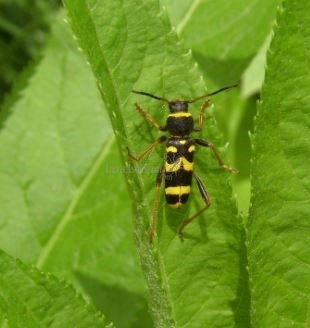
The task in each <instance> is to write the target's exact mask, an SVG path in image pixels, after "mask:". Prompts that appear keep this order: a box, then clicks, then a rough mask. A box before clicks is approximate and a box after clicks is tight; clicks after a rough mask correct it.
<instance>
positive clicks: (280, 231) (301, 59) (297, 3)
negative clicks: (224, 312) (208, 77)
mask: <svg viewBox="0 0 310 328" xmlns="http://www.w3.org/2000/svg"><path fill="white" fill-rule="evenodd" d="M309 12H310V2H309V1H307V0H302V1H301V0H292V1H285V2H284V4H283V7H282V8H281V9H280V10H279V13H278V19H277V26H276V28H275V36H274V39H273V41H272V44H271V48H270V51H269V53H268V56H267V71H266V82H265V84H264V87H263V92H262V102H261V104H260V106H259V115H258V117H257V121H256V133H255V138H254V150H253V152H254V154H253V171H252V194H253V195H252V208H251V212H250V225H249V240H248V249H249V265H250V277H251V280H250V281H251V299H252V322H253V327H254V328H257V327H259V328H265V327H266V328H269V327H281V328H284V327H309V325H310V319H309V318H310V315H309V312H310V307H309V304H310V269H309V268H310V262H309V259H310V246H309V245H310V244H309V228H310V226H309V216H310V204H309V199H310V198H309V192H310V178H309V164H308V161H309V156H310V147H309V145H310V135H309V127H310V121H309V108H310V98H309V87H310V76H309V71H310V62H309V54H310V16H309Z"/></svg>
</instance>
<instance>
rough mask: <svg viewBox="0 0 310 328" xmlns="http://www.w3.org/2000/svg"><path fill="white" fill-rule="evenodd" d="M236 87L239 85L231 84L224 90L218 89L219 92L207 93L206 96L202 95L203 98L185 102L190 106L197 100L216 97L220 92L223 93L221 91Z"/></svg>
mask: <svg viewBox="0 0 310 328" xmlns="http://www.w3.org/2000/svg"><path fill="white" fill-rule="evenodd" d="M238 86H239V83H236V84H232V85H228V86H226V87H224V88H221V89H219V90H216V91H213V92H210V93H207V94H206V95H203V96H200V97H197V98H194V99H192V100H187V101H186V102H187V103H189V104H191V103H193V102H195V101H197V100H200V99H202V98H206V97H211V96H214V95H217V94H218V93H220V92H223V91H225V90H228V89H232V88H236V87H238Z"/></svg>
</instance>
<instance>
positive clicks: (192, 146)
mask: <svg viewBox="0 0 310 328" xmlns="http://www.w3.org/2000/svg"><path fill="white" fill-rule="evenodd" d="M195 149H196V147H195V145H191V146H190V147H189V148H188V151H189V152H190V153H191V152H193V151H195Z"/></svg>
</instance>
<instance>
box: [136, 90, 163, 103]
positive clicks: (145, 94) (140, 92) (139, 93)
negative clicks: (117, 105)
mask: <svg viewBox="0 0 310 328" xmlns="http://www.w3.org/2000/svg"><path fill="white" fill-rule="evenodd" d="M132 92H133V93H136V94H138V95H142V96H147V97H151V98H154V99H157V100H161V101H164V102H166V103H169V100H167V99H165V98H162V97H157V96H154V95H152V94H151V93H148V92H144V91H136V90H132Z"/></svg>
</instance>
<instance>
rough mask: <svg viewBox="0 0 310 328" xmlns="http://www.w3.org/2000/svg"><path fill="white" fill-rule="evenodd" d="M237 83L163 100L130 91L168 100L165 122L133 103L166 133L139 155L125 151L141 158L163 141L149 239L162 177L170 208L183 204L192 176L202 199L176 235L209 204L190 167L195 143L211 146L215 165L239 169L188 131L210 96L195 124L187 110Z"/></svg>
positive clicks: (209, 144)
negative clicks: (179, 97) (164, 152)
mask: <svg viewBox="0 0 310 328" xmlns="http://www.w3.org/2000/svg"><path fill="white" fill-rule="evenodd" d="M236 86H237V84H234V85H230V86H227V87H224V88H222V89H219V90H217V91H214V92H211V93H208V94H206V95H203V96H200V97H197V98H194V99H192V100H167V99H165V98H162V97H157V96H154V95H152V94H150V93H147V92H143V91H133V92H134V93H136V94H139V95H144V96H148V97H151V98H154V99H157V100H160V101H163V102H165V103H167V104H168V107H169V110H170V114H169V115H168V117H167V121H166V125H164V126H161V125H159V124H158V123H157V122H156V121H155V120H154V118H153V117H152V116H151V115H150V114H148V113H147V112H146V111H145V110H144V109H143V108H142V107H140V106H139V105H138V104H137V103H135V106H136V109H137V111H138V112H139V113H140V114H141V115H142V116H143V117H144V118H145V119H147V120H148V121H149V122H150V123H152V124H153V126H155V127H156V128H157V129H159V130H160V131H168V132H169V134H170V137H168V138H167V137H166V136H161V137H160V138H158V139H157V140H156V141H155V142H154V143H153V144H151V145H150V146H149V147H147V148H146V149H145V150H144V151H143V152H142V153H141V154H140V155H139V156H137V157H135V156H133V155H132V154H131V153H130V152H129V150H128V155H129V157H130V158H131V159H133V160H135V161H140V160H141V159H142V158H144V157H145V156H146V155H147V154H148V153H149V152H150V151H151V150H152V149H153V148H154V147H155V146H156V145H158V144H160V143H164V142H166V156H165V164H164V165H162V167H161V168H160V170H159V172H158V175H157V179H156V196H155V204H154V210H153V217H152V222H151V227H150V238H151V241H152V239H153V237H154V234H155V225H156V219H157V211H158V199H159V190H160V185H161V182H162V180H163V178H164V179H165V195H166V201H167V203H168V205H170V206H171V207H174V208H179V207H181V206H182V205H183V204H185V203H186V202H187V200H188V197H189V195H190V192H191V185H192V177H193V176H194V179H195V180H196V183H197V185H198V188H199V191H200V194H201V196H202V198H203V200H204V203H205V206H204V207H203V208H202V209H201V210H200V211H198V212H197V213H196V214H195V215H193V216H191V217H190V218H188V219H186V220H184V221H183V222H182V223H181V225H180V227H179V231H178V233H179V236H180V237H181V238H182V234H183V230H184V228H185V226H186V225H188V224H189V223H191V222H192V221H193V220H194V219H195V218H196V217H198V216H199V215H200V214H202V213H203V212H204V211H205V210H207V209H208V207H209V206H210V204H211V203H210V198H209V196H208V193H207V191H206V188H205V187H204V185H203V183H202V181H201V180H200V179H199V177H198V176H197V175H196V174H195V172H194V170H193V168H194V153H195V147H196V145H200V146H203V147H208V148H210V149H211V150H212V152H213V154H214V156H215V158H216V159H217V161H218V163H219V165H221V166H222V167H223V169H225V170H227V171H230V172H232V173H238V172H239V171H238V170H237V169H235V168H233V167H231V166H228V165H226V164H224V162H223V160H222V159H221V157H220V155H219V153H218V152H217V150H216V148H215V147H214V145H213V144H212V143H210V142H208V141H206V140H202V139H194V138H191V137H190V134H191V133H192V132H199V131H201V129H202V127H203V116H204V112H205V109H206V108H207V107H208V106H209V104H210V99H207V100H206V101H204V103H203V104H202V106H201V109H200V112H199V127H198V128H196V127H195V126H194V120H193V117H192V115H191V114H190V113H189V112H188V105H189V104H192V103H194V102H196V101H197V100H200V99H203V98H209V97H211V96H213V95H215V94H218V93H220V92H222V91H224V90H227V89H231V88H234V87H236Z"/></svg>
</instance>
